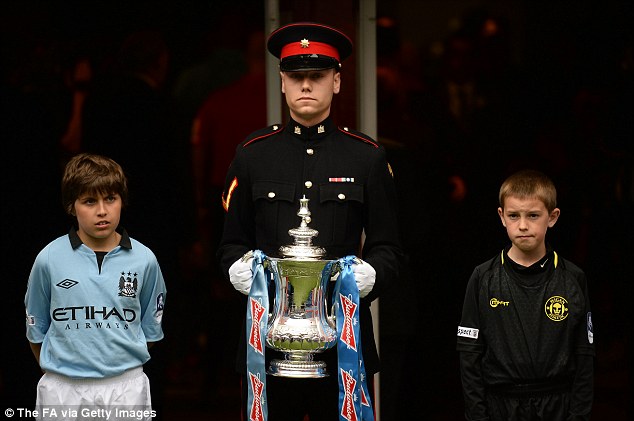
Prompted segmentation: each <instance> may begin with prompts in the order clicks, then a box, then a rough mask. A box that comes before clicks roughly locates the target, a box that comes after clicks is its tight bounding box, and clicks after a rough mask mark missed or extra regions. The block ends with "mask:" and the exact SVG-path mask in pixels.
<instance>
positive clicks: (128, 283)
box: [119, 272, 138, 298]
mask: <svg viewBox="0 0 634 421" xmlns="http://www.w3.org/2000/svg"><path fill="white" fill-rule="evenodd" d="M137 286H138V281H137V273H136V272H135V273H134V274H133V273H132V272H128V273H127V274H126V273H125V272H121V276H120V277H119V297H129V298H136V291H137Z"/></svg>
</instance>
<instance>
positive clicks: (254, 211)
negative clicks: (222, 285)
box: [218, 118, 401, 374]
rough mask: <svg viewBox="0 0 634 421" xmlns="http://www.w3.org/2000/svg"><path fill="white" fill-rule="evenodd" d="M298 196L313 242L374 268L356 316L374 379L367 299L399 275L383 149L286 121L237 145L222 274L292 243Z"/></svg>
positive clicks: (345, 133) (325, 125) (340, 132)
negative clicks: (246, 258)
mask: <svg viewBox="0 0 634 421" xmlns="http://www.w3.org/2000/svg"><path fill="white" fill-rule="evenodd" d="M303 196H306V198H308V199H309V200H310V201H309V203H308V206H309V209H310V212H311V214H312V215H311V218H312V222H311V223H310V227H311V228H314V229H316V230H318V231H319V235H318V236H317V237H316V238H315V239H314V240H313V244H315V245H318V246H321V247H324V248H325V249H326V251H327V252H328V254H329V257H335V258H337V257H343V256H346V255H356V256H359V257H361V258H363V259H364V260H365V261H367V262H368V263H370V264H371V265H372V267H374V269H375V270H376V273H377V275H376V284H375V286H374V289H373V290H372V292H371V293H370V294H369V295H368V296H367V297H366V298H365V299H362V302H361V310H360V311H361V314H360V318H361V320H360V322H361V338H362V344H363V351H364V352H363V353H364V358H365V366H366V370H367V372H368V374H372V373H375V372H376V371H378V355H377V352H376V346H375V343H374V339H373V334H372V319H371V315H370V301H371V300H373V299H374V298H376V297H377V295H378V294H379V293H380V291H381V289H382V288H384V287H385V286H386V285H387V284H389V283H390V281H391V280H392V279H394V278H395V277H396V276H397V273H398V267H399V264H400V257H401V249H400V245H399V238H398V227H397V220H396V214H397V212H396V206H397V203H396V192H395V188H394V184H393V180H392V177H391V174H390V170H389V167H388V164H387V161H386V158H385V150H384V148H383V147H382V146H380V145H379V144H377V143H376V142H375V141H373V140H372V139H371V138H369V137H367V136H366V135H364V134H362V133H358V132H352V131H350V130H347V129H342V128H338V127H336V126H335V125H334V123H333V121H332V120H331V118H327V119H326V120H324V121H323V122H322V123H320V124H317V125H315V126H313V127H310V128H307V127H304V126H302V125H300V124H299V123H296V122H295V121H292V120H291V121H290V123H289V124H288V125H287V126H285V127H282V126H271V127H269V128H266V129H263V130H261V131H259V132H256V133H254V134H252V135H251V136H249V138H247V140H245V141H244V142H243V143H242V144H240V145H239V146H238V147H237V149H236V155H235V158H234V160H233V162H232V164H231V167H230V168H229V172H228V174H227V179H226V186H225V190H224V194H223V202H224V205H225V209H226V210H227V213H226V217H225V227H224V233H223V237H222V240H221V244H220V249H219V252H218V257H219V259H220V262H221V265H222V269H223V271H224V273H225V274H228V271H229V267H230V266H231V265H232V264H233V263H234V262H235V261H236V260H238V259H239V258H240V257H241V256H242V255H244V253H245V252H247V251H249V250H254V249H259V250H262V251H263V252H264V253H266V254H267V255H269V256H276V255H277V254H278V249H279V247H280V246H282V245H286V244H292V239H291V237H290V236H289V234H288V230H289V229H291V228H295V227H297V226H299V224H300V222H301V220H300V218H299V217H298V216H297V211H298V210H299V199H301V198H302V197H303ZM363 230H365V235H366V238H365V243H364V246H363V251H361V250H360V244H361V233H362V231H363ZM241 348H243V347H241ZM269 351H270V350H269ZM240 352H244V350H241V351H240ZM327 353H330V354H332V353H334V351H333V352H330V351H329V352H327ZM267 354H271V352H267ZM238 358H239V360H241V361H244V358H242V356H239V357H238ZM267 359H268V358H267ZM327 360H328V358H327ZM334 361H335V364H336V360H334ZM327 362H328V361H327ZM239 365H241V363H239ZM329 366H330V365H329ZM330 367H332V366H330ZM335 367H336V365H335Z"/></svg>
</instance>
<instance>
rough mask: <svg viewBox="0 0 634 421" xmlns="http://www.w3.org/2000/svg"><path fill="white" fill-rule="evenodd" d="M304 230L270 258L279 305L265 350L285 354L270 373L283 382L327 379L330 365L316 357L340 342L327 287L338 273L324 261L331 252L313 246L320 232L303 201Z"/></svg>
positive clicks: (297, 230)
mask: <svg viewBox="0 0 634 421" xmlns="http://www.w3.org/2000/svg"><path fill="white" fill-rule="evenodd" d="M297 215H298V216H300V217H301V218H302V222H301V225H300V226H299V227H297V228H293V229H291V230H289V235H290V236H291V237H293V239H294V244H293V245H288V246H282V247H280V254H281V255H282V256H283V257H281V258H269V259H268V260H269V262H268V266H269V270H270V271H271V273H272V274H273V279H274V282H275V304H274V307H273V313H272V315H271V317H270V318H269V325H268V330H267V335H266V345H267V346H268V347H269V348H272V349H275V350H277V351H281V352H283V353H284V360H273V361H271V364H270V366H269V369H268V370H267V373H268V374H271V375H274V376H281V377H295V378H319V377H325V376H328V372H327V371H326V363H324V362H323V361H316V360H314V356H315V354H318V353H320V352H323V351H324V350H326V349H329V348H332V347H333V346H335V345H336V342H337V332H336V324H335V320H334V316H330V315H328V312H327V287H328V282H329V281H330V279H331V277H332V276H334V275H335V273H336V265H333V264H331V263H332V262H334V261H333V260H327V259H322V257H323V256H325V254H326V251H325V250H324V249H323V248H320V247H317V246H313V245H312V239H313V238H314V237H315V236H317V234H318V232H317V231H316V230H314V229H311V228H309V227H308V223H310V211H309V210H308V199H306V198H305V197H304V198H302V199H300V210H299V211H298V213H297Z"/></svg>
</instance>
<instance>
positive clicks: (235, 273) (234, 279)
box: [229, 253, 253, 295]
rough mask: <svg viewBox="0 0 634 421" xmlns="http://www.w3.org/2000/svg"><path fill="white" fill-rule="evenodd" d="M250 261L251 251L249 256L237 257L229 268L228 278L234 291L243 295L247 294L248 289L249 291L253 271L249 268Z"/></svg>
mask: <svg viewBox="0 0 634 421" xmlns="http://www.w3.org/2000/svg"><path fill="white" fill-rule="evenodd" d="M245 256H246V255H245ZM252 263H253V253H251V254H250V257H248V258H247V259H245V258H244V257H241V258H239V259H238V260H237V261H236V262H235V263H234V264H232V265H231V267H230V268H229V280H230V281H231V283H232V284H233V287H234V288H235V289H236V291H238V292H241V293H243V294H244V295H249V291H251V284H252V283H253V271H252V270H251V264H252Z"/></svg>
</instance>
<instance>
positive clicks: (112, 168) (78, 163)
mask: <svg viewBox="0 0 634 421" xmlns="http://www.w3.org/2000/svg"><path fill="white" fill-rule="evenodd" d="M85 193H100V194H112V193H116V194H118V195H119V196H121V200H122V202H123V205H124V206H125V205H126V204H127V202H128V182H127V180H126V176H125V174H124V173H123V169H122V168H121V166H120V165H119V164H117V163H116V162H115V161H113V160H112V159H110V158H107V157H105V156H100V155H93V154H88V153H82V154H79V155H76V156H74V157H73V158H72V159H71V160H70V161H69V162H68V164H66V168H64V175H63V177H62V204H63V205H64V210H65V211H66V212H67V213H68V214H70V215H73V208H74V205H75V200H77V198H79V197H81V196H82V195H83V194H85Z"/></svg>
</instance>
